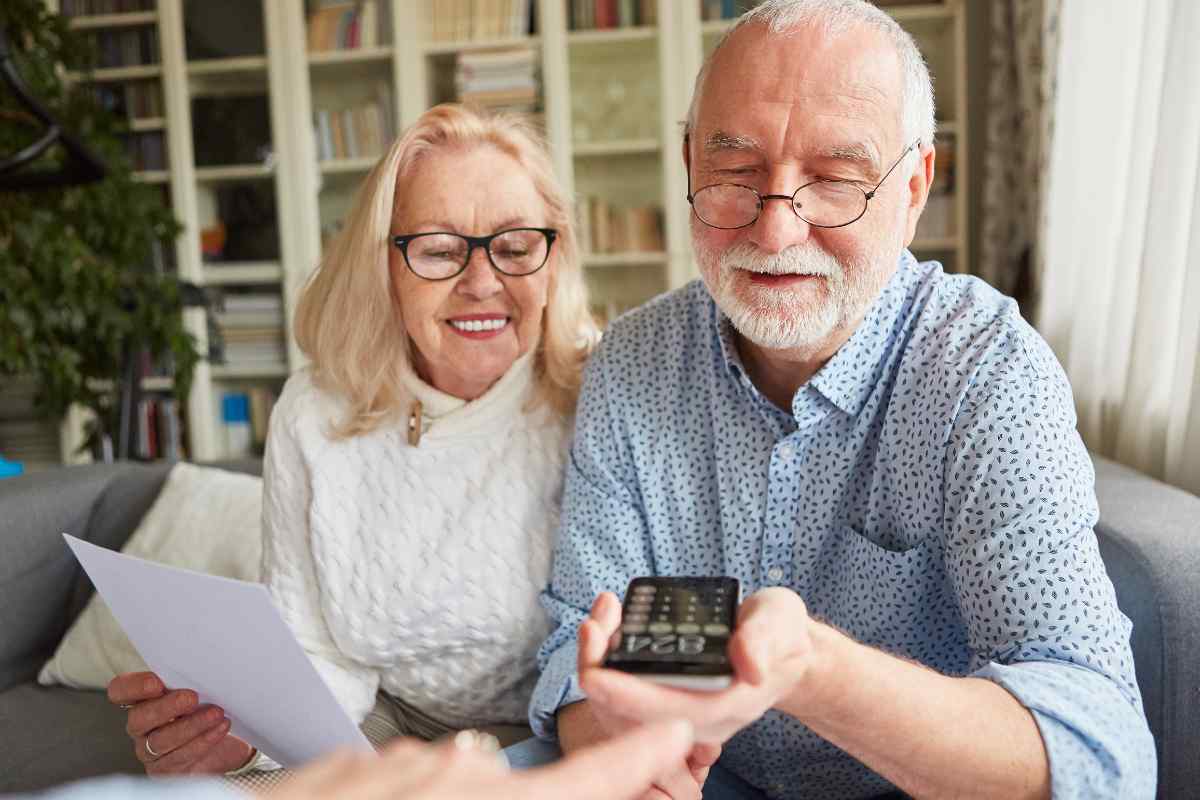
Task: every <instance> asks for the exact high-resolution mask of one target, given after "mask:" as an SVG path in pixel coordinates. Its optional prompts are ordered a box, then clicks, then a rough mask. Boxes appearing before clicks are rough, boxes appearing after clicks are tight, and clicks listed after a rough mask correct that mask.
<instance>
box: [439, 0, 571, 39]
mask: <svg viewBox="0 0 1200 800" xmlns="http://www.w3.org/2000/svg"><path fill="white" fill-rule="evenodd" d="M548 1H549V2H553V0H548ZM532 30H533V0H437V2H435V3H430V4H429V38H430V39H432V40H433V41H435V42H466V41H472V40H473V41H481V40H486V39H512V38H519V37H521V36H527V35H529V32H530V31H532Z"/></svg>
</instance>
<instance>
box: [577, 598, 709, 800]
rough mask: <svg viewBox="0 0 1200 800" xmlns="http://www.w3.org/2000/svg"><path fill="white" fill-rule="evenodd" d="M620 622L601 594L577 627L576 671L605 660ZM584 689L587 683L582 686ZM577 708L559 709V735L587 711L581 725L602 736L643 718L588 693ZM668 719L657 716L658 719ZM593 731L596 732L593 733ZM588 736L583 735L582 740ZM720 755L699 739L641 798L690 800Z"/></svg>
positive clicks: (615, 607) (617, 608)
mask: <svg viewBox="0 0 1200 800" xmlns="http://www.w3.org/2000/svg"><path fill="white" fill-rule="evenodd" d="M620 624H621V605H620V603H619V602H617V599H616V597H615V596H613V595H611V594H602V595H600V597H599V598H597V600H596V603H595V604H594V605H593V607H592V616H591V617H590V618H589V619H588V620H587V621H585V622H584V625H583V627H581V628H580V634H579V635H580V639H579V662H578V668H579V674H580V676H582V675H584V673H585V672H586V671H588V670H591V669H593V668H594V667H597V666H599V664H600V663H602V662H603V660H604V654H605V650H606V648H607V646H608V642H609V639H610V637H611V636H612V634H613V633H615V632H616V630H617V628H618V627H620ZM585 691H587V690H586V687H585ZM579 705H580V707H581V708H582V707H586V708H582V713H581V709H576V708H572V707H568V708H566V709H563V710H562V711H560V715H559V731H560V739H561V735H562V728H563V726H564V725H569V724H571V722H572V720H571V719H570V718H571V717H573V716H582V715H586V717H587V718H588V721H587V722H585V723H584V724H583V727H584V728H585V729H586V728H591V727H592V726H594V730H595V731H596V732H597V733H599V734H600V735H603V736H605V737H609V736H617V735H620V734H622V733H625V732H627V731H630V730H635V729H637V728H638V727H640V726H641V725H642V724H643V723H644V722H645V721H646V720H644V719H642V718H641V717H639V716H637V715H629V714H626V713H624V712H623V710H622V709H620V708H619V707H614V706H612V705H609V704H607V703H594V702H592V699H591V697H590V696H589V699H588V700H587V701H586V702H584V703H582V704H579ZM663 719H667V718H666V717H661V718H659V720H658V721H661V720H663ZM593 735H595V734H593ZM589 740H591V737H587V738H585V742H587V741H589ZM720 755H721V743H720V742H698V743H696V744H695V745H694V746H693V747H692V749H691V750H690V751H689V752H688V753H687V755H686V757H685V758H683V759H681V760H679V761H678V762H676V763H675V765H674V766H673V767H672V768H671V769H669V770H666V771H664V772H663V773H662V774H661V775H659V776H658V779H657V780H656V781H655V784H654V786H652V787H651V788H650V790H649V791H647V792H646V794H645V795H643V796H642V797H641V798H640V800H693V799H694V798H699V797H700V795H701V793H702V791H703V789H704V782H705V781H706V780H707V779H708V772H709V769H710V768H711V767H712V765H713V764H715V763H716V762H717V759H718V758H719V757H720Z"/></svg>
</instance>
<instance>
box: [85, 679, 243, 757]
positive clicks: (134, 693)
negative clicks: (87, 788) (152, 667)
mask: <svg viewBox="0 0 1200 800" xmlns="http://www.w3.org/2000/svg"><path fill="white" fill-rule="evenodd" d="M108 701H109V702H110V703H112V704H113V705H116V706H120V707H121V708H123V709H125V711H126V721H125V732H126V733H127V734H128V735H129V738H130V739H131V740H132V742H133V752H134V755H135V756H136V757H137V760H138V761H140V762H142V765H143V766H144V767H145V768H146V774H147V775H155V776H164V775H219V774H222V773H225V772H229V771H230V770H235V769H238V768H239V767H241V766H242V765H244V764H245V763H246V762H247V761H249V760H250V756H251V755H252V754H253V752H254V750H253V748H251V747H250V745H249V744H247V743H246V742H244V741H242V740H241V739H239V738H237V737H236V736H230V735H229V724H230V723H229V720H228V719H226V718H225V712H224V710H222V709H220V708H218V707H216V706H210V705H203V706H202V705H200V702H199V698H198V697H197V695H196V693H195V692H194V691H192V690H190V689H174V690H171V691H168V690H167V688H166V686H165V685H163V682H162V679H160V678H159V677H158V676H157V675H155V674H154V673H153V672H127V673H125V674H123V675H118V676H117V677H115V678H113V679H112V681H110V682H109V684H108Z"/></svg>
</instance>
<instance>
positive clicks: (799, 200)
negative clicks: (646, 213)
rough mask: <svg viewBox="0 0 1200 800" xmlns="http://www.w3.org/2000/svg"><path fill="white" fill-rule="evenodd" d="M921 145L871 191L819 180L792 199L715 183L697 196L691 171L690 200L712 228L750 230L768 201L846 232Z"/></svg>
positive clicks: (815, 223)
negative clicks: (787, 204) (783, 201)
mask: <svg viewBox="0 0 1200 800" xmlns="http://www.w3.org/2000/svg"><path fill="white" fill-rule="evenodd" d="M919 144H920V141H915V142H913V143H912V144H910V145H909V146H908V147H906V148H904V152H902V153H901V154H900V157H899V158H897V159H896V161H895V163H893V164H892V166H891V167H890V168H889V169H888V171H887V172H886V173H884V176H883V177H882V178H880V179H879V183H877V184H875V186H874V187H873V188H871V189H870V190H869V191H868V190H867V189H864V188H862V187H861V186H859V185H858V184H857V183H853V182H851V181H843V180H825V179H818V180H815V181H809V182H808V183H806V184H804V185H803V186H801V187H800V188H799V189H797V190H796V191H794V192H792V193H791V194H790V195H788V194H759V192H758V190H757V189H755V188H754V187H752V186H745V185H743V184H740V183H713V184H709V185H708V186H704V187H702V188H700V189H697V190H696V192H695V193H694V194H693V193H692V173H691V169H690V168H689V169H688V195H687V199H688V202H689V203H691V205H692V211H693V213H695V215H696V219H698V220H700V221H701V222H703V223H704V224H705V225H707V226H709V227H710V228H720V229H721V230H736V229H738V228H746V227H749V226H751V225H753V224H754V223H755V222H757V221H758V217H759V215H760V214H761V213H762V209H763V206H764V205H765V204H766V201H768V200H787V201H788V203H789V205H791V207H792V212H793V213H794V214H795V215H796V216H797V217H799V218H800V219H802V220H804V221H805V222H807V223H808V224H809V225H812V226H813V227H815V228H844V227H846V226H847V225H851V224H853V223H855V222H858V221H859V220H860V219H862V217H863V215H864V214H866V213H867V205H868V204H869V203H870V202H871V198H873V197H875V193H876V192H878V191H879V187H880V186H882V185H883V182H884V181H886V180H887V179H888V176H889V175H891V174H892V173H893V172H895V171H896V167H898V166H900V162H901V161H903V160H904V157H905V156H906V155H908V153H909V151H911V150H912V149H913V148H914V147H916V146H917V145H919Z"/></svg>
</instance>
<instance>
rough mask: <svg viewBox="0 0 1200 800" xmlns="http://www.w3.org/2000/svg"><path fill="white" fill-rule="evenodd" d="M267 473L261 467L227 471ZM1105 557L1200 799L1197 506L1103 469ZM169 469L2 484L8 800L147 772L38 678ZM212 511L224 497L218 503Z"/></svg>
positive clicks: (1167, 791) (1173, 761)
mask: <svg viewBox="0 0 1200 800" xmlns="http://www.w3.org/2000/svg"><path fill="white" fill-rule="evenodd" d="M226 466H227V467H229V468H232V469H239V470H242V471H247V472H257V471H258V464H257V463H256V462H242V463H238V464H231V465H226ZM1096 471H1097V492H1098V494H1099V498H1100V507H1101V521H1100V525H1099V526H1098V527H1097V533H1098V534H1099V537H1100V549H1101V552H1102V553H1103V555H1104V560H1105V562H1106V564H1107V565H1108V570H1109V573H1110V574H1111V575H1112V578H1113V581H1114V583H1115V585H1116V587H1117V595H1118V599H1119V601H1120V604H1121V608H1122V609H1123V610H1124V611H1125V613H1126V614H1128V615H1129V617H1130V618H1131V619H1132V620H1133V623H1134V630H1133V649H1134V656H1135V658H1136V660H1137V672H1138V682H1139V683H1140V684H1141V688H1142V696H1143V698H1144V699H1145V703H1146V713H1147V715H1148V717H1149V720H1150V727H1151V729H1152V730H1153V731H1154V735H1155V738H1156V740H1157V744H1158V756H1159V797H1163V798H1180V799H1181V800H1182V798H1194V797H1196V796H1197V792H1200V499H1198V498H1196V497H1193V496H1192V495H1190V494H1187V493H1185V492H1181V491H1178V490H1176V489H1172V488H1170V487H1168V486H1166V485H1164V484H1162V483H1159V482H1158V481H1154V480H1152V479H1150V478H1147V477H1145V476H1143V475H1140V474H1138V473H1136V472H1133V471H1132V470H1129V469H1126V468H1124V467H1120V466H1118V465H1116V464H1113V463H1111V462H1107V461H1104V460H1098V461H1097V464H1096ZM166 473H167V467H166V466H165V465H153V466H143V465H135V464H120V465H109V466H93V467H75V468H70V469H64V470H59V471H55V472H51V473H48V474H46V473H43V474H40V475H29V476H24V477H20V478H13V479H9V480H3V481H0V792H5V791H17V790H32V789H39V788H42V787H45V786H49V785H52V784H55V783H61V782H64V781H67V780H71V779H75V778H79V777H83V776H87V775H96V774H102V773H109V772H135V773H136V772H140V771H141V769H140V765H139V764H138V762H137V761H136V760H135V759H134V757H133V755H132V753H131V751H130V746H129V744H128V739H127V738H126V736H125V734H124V730H123V723H124V720H123V717H122V715H121V714H120V712H119V711H117V710H115V709H113V708H112V707H111V706H109V705H108V703H107V702H106V701H105V698H104V696H103V695H102V694H100V693H97V692H79V691H73V690H70V689H61V688H53V689H47V688H42V687H39V686H38V685H37V684H36V682H35V676H36V675H37V672H38V670H39V669H40V668H41V665H42V663H43V662H44V661H45V660H46V659H47V658H48V657H49V656H50V655H51V654H52V653H53V651H54V648H55V646H56V645H57V643H58V641H59V640H60V639H61V638H62V636H63V634H64V633H65V631H66V629H67V627H68V625H69V624H70V622H71V621H72V620H73V619H74V618H75V616H76V615H77V614H79V612H80V611H81V610H82V608H83V606H84V604H85V603H86V602H87V599H88V597H89V596H90V594H91V591H92V590H91V586H90V584H89V583H88V581H87V579H86V578H85V577H84V576H83V575H82V573H81V570H80V569H79V567H78V566H77V564H76V562H75V560H74V558H73V557H72V556H71V555H70V553H69V552H68V551H67V548H66V546H65V545H64V544H63V542H62V538H61V537H60V536H59V532H60V531H68V532H70V533H73V534H74V535H76V536H79V537H81V538H84V539H87V540H89V541H92V542H95V543H96V544H100V545H103V546H106V547H111V548H119V547H120V546H121V545H122V543H123V542H124V541H125V539H126V538H127V537H128V536H129V534H130V533H131V532H132V531H133V530H134V528H136V526H137V523H138V521H139V520H140V519H141V517H142V515H143V514H144V513H145V511H146V510H147V509H148V508H149V506H150V504H151V503H152V502H153V501H154V498H155V496H156V495H157V494H158V491H159V490H160V488H161V487H162V484H163V481H164V479H165V477H166ZM214 499H216V498H214Z"/></svg>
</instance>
